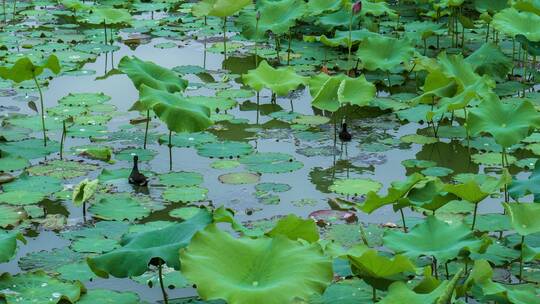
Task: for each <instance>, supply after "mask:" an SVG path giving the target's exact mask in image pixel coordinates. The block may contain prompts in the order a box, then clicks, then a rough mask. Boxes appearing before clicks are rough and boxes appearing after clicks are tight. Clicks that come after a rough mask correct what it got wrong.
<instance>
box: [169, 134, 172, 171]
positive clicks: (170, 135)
mask: <svg viewBox="0 0 540 304" xmlns="http://www.w3.org/2000/svg"><path fill="white" fill-rule="evenodd" d="M169 171H172V131H169Z"/></svg>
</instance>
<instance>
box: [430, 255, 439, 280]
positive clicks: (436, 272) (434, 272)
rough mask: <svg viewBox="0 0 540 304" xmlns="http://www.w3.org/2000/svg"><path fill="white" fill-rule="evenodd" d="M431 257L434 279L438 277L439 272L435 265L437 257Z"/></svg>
mask: <svg viewBox="0 0 540 304" xmlns="http://www.w3.org/2000/svg"><path fill="white" fill-rule="evenodd" d="M432 258H433V274H434V275H435V279H437V280H438V279H439V272H438V271H437V269H438V268H439V267H438V266H437V258H436V257H432Z"/></svg>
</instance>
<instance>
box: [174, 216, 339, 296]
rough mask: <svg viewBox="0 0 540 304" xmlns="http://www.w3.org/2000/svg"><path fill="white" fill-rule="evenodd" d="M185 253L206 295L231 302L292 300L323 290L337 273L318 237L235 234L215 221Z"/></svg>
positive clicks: (186, 270) (186, 265)
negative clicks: (299, 238)
mask: <svg viewBox="0 0 540 304" xmlns="http://www.w3.org/2000/svg"><path fill="white" fill-rule="evenodd" d="M180 258H181V260H182V273H183V274H184V275H185V276H186V277H187V278H188V279H190V280H191V281H192V282H194V283H195V284H196V285H197V290H198V292H199V295H200V296H201V297H202V298H203V299H208V300H209V299H225V300H226V301H227V303H230V304H253V303H265V304H283V303H291V302H292V300H293V298H295V297H297V298H304V299H305V298H307V297H308V296H310V295H311V294H313V293H322V292H323V291H324V289H325V288H326V286H327V285H328V284H329V283H330V282H331V281H332V276H333V274H332V263H331V260H330V258H328V257H326V256H324V255H323V253H322V250H321V248H320V245H319V244H317V243H314V244H310V245H304V244H302V243H301V242H297V241H292V240H289V239H288V238H286V237H284V236H281V235H276V236H274V237H273V238H268V237H262V238H257V239H251V238H240V239H235V238H233V237H232V236H231V235H230V234H228V233H226V232H223V231H220V230H219V229H218V228H217V227H216V226H215V225H210V226H208V227H207V228H206V229H205V230H202V231H200V232H198V233H197V234H196V235H195V236H194V237H193V240H192V241H191V243H190V244H189V246H188V247H187V248H186V249H185V250H184V251H183V252H182V253H181V255H180ZM216 265H219V267H216ZM291 274H294V275H291Z"/></svg>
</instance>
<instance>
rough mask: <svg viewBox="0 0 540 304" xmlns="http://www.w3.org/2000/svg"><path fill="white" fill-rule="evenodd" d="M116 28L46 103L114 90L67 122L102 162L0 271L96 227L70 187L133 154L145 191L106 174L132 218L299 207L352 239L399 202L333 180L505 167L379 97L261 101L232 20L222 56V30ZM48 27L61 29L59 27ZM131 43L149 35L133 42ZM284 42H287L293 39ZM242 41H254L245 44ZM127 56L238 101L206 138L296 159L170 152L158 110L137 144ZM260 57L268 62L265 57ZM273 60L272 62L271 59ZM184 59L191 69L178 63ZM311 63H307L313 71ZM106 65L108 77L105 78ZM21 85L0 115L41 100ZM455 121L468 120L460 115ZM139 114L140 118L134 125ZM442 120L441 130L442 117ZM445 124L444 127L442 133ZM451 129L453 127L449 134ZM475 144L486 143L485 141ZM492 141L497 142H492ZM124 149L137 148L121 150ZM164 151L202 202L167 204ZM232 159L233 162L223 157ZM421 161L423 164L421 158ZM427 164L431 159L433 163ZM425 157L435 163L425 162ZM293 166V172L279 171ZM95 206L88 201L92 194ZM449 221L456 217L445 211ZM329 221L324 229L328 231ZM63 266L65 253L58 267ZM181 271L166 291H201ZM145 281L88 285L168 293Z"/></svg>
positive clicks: (195, 92)
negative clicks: (363, 101) (136, 206)
mask: <svg viewBox="0 0 540 304" xmlns="http://www.w3.org/2000/svg"><path fill="white" fill-rule="evenodd" d="M165 16H167V15H166V14H157V13H156V14H155V15H154V16H153V17H154V18H159V17H165ZM137 18H141V19H149V18H151V17H150V14H143V15H142V16H138V17H137ZM215 23H216V24H217V22H215ZM231 27H232V26H231ZM98 30H99V28H97V29H96V33H97V32H98ZM116 31H118V36H115V39H114V43H113V45H114V46H117V47H118V49H117V50H114V51H110V52H101V53H100V54H98V55H97V56H96V58H95V59H92V60H91V61H89V62H87V63H84V64H83V65H82V67H81V68H80V70H81V71H83V72H82V73H72V75H70V73H64V74H63V75H61V76H59V77H55V78H54V79H52V80H51V81H50V83H49V85H48V86H47V87H46V88H45V89H44V91H43V97H44V100H45V108H53V107H55V106H57V105H58V100H60V99H62V98H63V97H65V96H67V95H69V94H77V93H103V94H105V95H107V96H110V101H107V102H106V104H108V105H112V106H114V108H113V109H112V110H110V109H107V110H106V111H105V112H103V113H101V114H99V115H98V117H94V118H93V119H97V120H99V116H100V115H102V116H105V117H111V119H110V120H108V119H105V120H104V122H103V123H102V124H94V123H93V122H92V121H91V120H90V121H89V122H88V124H86V125H82V124H78V125H76V128H77V129H76V130H75V129H70V130H71V131H73V132H74V133H78V135H77V137H72V136H70V132H68V137H67V139H66V142H65V146H64V154H65V156H64V157H65V158H66V159H68V160H76V161H83V162H84V163H90V164H96V168H95V169H94V170H89V171H88V172H87V173H85V174H84V175H82V176H77V177H75V178H68V179H65V180H63V185H62V186H63V188H64V190H66V191H65V192H64V193H61V194H58V195H57V198H58V199H56V200H55V199H53V198H52V197H51V198H49V199H46V200H45V201H42V202H40V203H39V205H38V206H39V207H40V208H42V209H43V210H44V214H45V215H54V214H58V215H62V216H64V217H65V218H66V223H65V225H64V226H63V227H61V228H60V229H57V228H58V227H55V228H54V229H45V228H44V227H43V226H40V225H39V224H36V223H35V222H34V223H29V222H28V223H24V225H22V227H21V228H23V229H22V230H23V231H24V234H25V236H26V239H27V241H28V243H27V244H26V245H20V246H19V250H18V252H17V255H16V257H15V258H14V259H12V260H11V261H10V262H9V263H6V264H1V265H0V273H2V272H10V273H11V274H16V273H19V272H20V271H21V268H20V267H19V266H20V264H21V261H22V260H24V258H25V257H28V255H29V254H30V255H31V254H32V253H37V252H40V251H43V250H45V251H51V250H53V249H56V248H65V247H68V246H70V244H71V240H70V238H69V233H71V232H77V231H79V230H80V229H82V228H83V227H85V226H86V227H89V226H91V225H93V224H94V223H97V222H99V221H101V220H100V219H99V217H100V216H99V215H98V216H97V217H95V218H93V217H92V215H93V214H92V210H91V209H90V210H89V211H88V214H87V215H86V218H87V221H86V222H85V221H84V220H83V213H82V209H81V207H79V206H74V205H73V204H72V203H71V201H70V196H71V190H72V188H73V186H74V185H76V184H77V183H79V182H80V181H81V180H82V179H84V178H90V179H95V178H98V177H100V178H101V177H103V170H108V171H110V172H114V171H116V170H118V169H131V167H132V162H131V157H132V155H134V154H140V155H142V157H141V158H142V161H141V162H140V164H139V169H141V170H142V171H144V172H153V174H147V175H148V176H152V177H151V178H150V182H149V187H148V191H147V192H146V190H144V189H140V188H137V187H133V186H132V185H130V184H129V183H128V180H127V178H125V177H122V178H114V179H111V180H108V181H106V182H104V183H103V184H107V185H108V186H107V187H110V188H109V189H108V191H109V192H112V193H131V194H133V195H134V196H136V197H137V198H140V199H141V201H142V202H143V204H144V206H145V208H147V209H149V210H150V212H148V213H147V214H145V215H144V216H141V217H137V218H136V219H134V220H132V221H131V223H130V224H132V225H135V224H148V223H153V222H157V221H177V220H178V217H174V216H171V214H170V212H171V211H173V210H175V209H178V208H180V207H183V206H186V205H193V206H200V205H205V206H215V207H218V206H221V205H223V206H225V207H227V208H231V209H233V210H234V211H235V212H236V219H237V220H239V221H241V222H243V223H245V224H246V225H247V226H249V227H262V228H264V227H268V226H269V225H270V226H271V223H273V222H275V221H276V219H278V218H280V217H282V216H285V215H287V214H290V213H293V214H296V215H299V216H301V217H304V218H306V217H309V216H311V217H313V218H315V219H319V220H320V221H319V223H324V224H328V225H329V227H331V226H334V227H336V226H340V227H341V229H343V227H349V226H350V229H351V230H352V231H353V232H352V233H351V234H352V235H354V236H353V237H352V238H358V237H359V233H360V232H359V229H358V227H357V223H355V222H356V221H354V222H347V221H346V220H345V219H344V217H345V216H348V214H349V213H354V214H355V215H356V217H357V221H358V222H359V223H362V224H364V225H367V226H368V227H380V226H381V224H385V226H388V227H394V224H395V225H397V226H399V225H401V216H400V213H399V212H395V211H394V210H393V206H392V205H388V206H385V207H382V208H380V209H378V210H377V211H375V212H374V213H372V214H369V215H368V214H365V213H360V212H356V211H354V209H353V208H351V207H350V206H349V205H346V204H341V203H340V201H339V200H338V199H343V200H347V201H354V202H362V201H363V200H364V195H358V196H356V195H350V194H339V193H336V191H334V192H333V191H331V189H329V187H330V186H331V185H332V184H333V183H334V182H335V181H336V180H340V179H353V178H363V179H366V178H367V179H372V180H373V181H377V182H379V183H381V185H382V187H381V189H383V190H382V191H383V192H385V190H384V189H387V188H388V187H389V186H390V185H391V182H393V181H400V180H404V179H405V178H406V177H407V176H409V175H410V174H411V173H413V172H422V173H423V174H425V175H428V176H438V177H441V179H442V180H443V181H450V180H451V177H450V176H451V174H458V173H484V172H500V170H499V168H498V164H488V165H487V166H486V165H485V164H478V163H477V162H473V160H472V159H471V155H472V154H474V153H475V151H474V150H473V152H471V149H469V148H468V147H467V145H466V139H465V137H464V136H463V134H462V133H460V131H456V133H452V131H451V130H450V128H448V129H445V130H446V131H448V132H447V133H446V134H442V135H441V136H440V138H439V139H437V141H434V142H429V143H424V144H419V143H412V142H410V141H409V142H408V141H407V140H402V138H403V137H404V136H406V135H411V134H417V133H418V134H424V135H432V134H433V131H432V126H431V125H428V124H426V123H417V122H408V121H407V119H400V118H399V117H398V116H397V115H396V114H395V113H394V112H393V111H392V110H390V109H386V110H383V109H381V108H384V107H380V106H377V105H380V104H382V103H383V102H380V103H378V104H375V103H372V104H371V105H370V106H366V107H358V106H346V107H343V108H342V109H340V111H338V112H336V113H334V114H332V113H325V112H324V111H321V110H318V109H316V108H313V107H312V105H311V101H312V99H313V98H312V96H311V95H310V92H309V88H307V87H301V88H300V89H298V90H295V91H293V92H291V93H290V94H289V96H286V97H280V96H278V97H277V98H276V100H275V102H272V101H271V99H272V94H271V92H270V91H268V90H262V91H261V93H260V95H259V96H258V98H257V96H256V94H255V93H254V91H253V90H252V89H250V88H249V87H246V86H244V85H242V81H241V74H245V73H247V71H249V70H250V69H254V68H255V67H256V66H255V60H256V59H255V57H254V56H253V55H250V53H249V52H248V51H247V50H248V49H249V50H250V48H251V47H252V44H251V43H249V42H245V41H240V39H238V38H237V36H236V34H237V32H235V31H234V28H233V30H232V31H231V32H230V33H229V36H230V41H229V42H230V43H231V44H232V45H233V47H232V51H231V50H229V53H228V55H227V59H225V56H224V54H223V52H220V51H219V49H220V47H221V43H222V40H221V39H222V38H220V33H215V35H213V36H209V37H194V36H192V37H189V38H185V37H183V38H182V39H181V40H178V39H174V37H172V38H158V37H150V36H143V37H139V36H138V35H142V34H138V33H136V32H128V31H123V30H122V29H116ZM52 34H53V35H54V32H53V33H52ZM133 37H135V38H133ZM235 37H236V38H235ZM134 40H137V42H142V43H141V44H140V45H136V46H134V45H133V41H134ZM432 42H433V41H432ZM167 43H173V44H174V46H173V47H170V46H166V44H167ZM282 43H283V44H285V43H286V41H283V42H282ZM301 43H303V42H300V41H298V44H301ZM246 47H249V48H248V49H246ZM260 47H262V48H263V49H266V51H267V52H270V51H271V49H272V48H271V46H269V45H267V44H264V45H262V46H260ZM298 48H300V47H298ZM75 55H76V54H75ZM124 56H136V57H138V58H140V59H142V60H144V61H152V62H154V63H156V64H158V65H161V66H163V67H166V68H169V69H173V68H175V67H180V68H178V71H180V70H182V71H190V70H191V71H196V72H195V73H191V72H185V73H182V74H183V77H184V78H185V79H186V80H188V81H189V86H188V88H187V90H186V91H185V93H184V94H185V95H187V96H216V94H217V96H227V97H222V98H229V99H230V100H234V101H235V102H236V104H235V105H234V106H233V107H232V108H230V109H228V110H220V111H219V113H215V115H216V117H217V116H218V115H220V119H216V122H215V124H214V125H213V126H212V127H211V128H209V130H208V131H207V133H205V134H210V135H209V137H210V138H211V139H210V140H208V143H212V142H218V141H234V142H235V144H236V146H234V145H233V146H231V147H229V148H227V149H226V150H230V149H240V151H241V150H242V148H239V147H238V143H239V142H240V143H247V144H249V145H250V146H251V147H252V149H253V151H254V152H256V153H270V152H278V153H285V154H286V155H287V157H288V158H289V159H288V160H286V161H283V160H281V161H280V162H282V164H277V165H275V164H270V165H268V167H269V168H266V170H268V172H265V173H262V174H259V173H247V172H250V170H249V168H248V167H247V166H246V164H244V163H242V162H240V163H236V160H237V159H238V158H237V157H236V155H235V156H233V155H234V153H232V152H231V153H232V154H231V157H225V158H224V159H220V158H219V157H205V156H202V155H201V152H200V149H197V148H195V147H193V146H192V147H178V146H173V147H172V148H171V150H169V147H168V146H167V142H166V139H167V135H168V130H167V128H166V126H165V125H164V124H162V123H160V121H159V120H158V119H157V118H156V117H153V119H152V121H151V123H150V130H149V144H148V146H147V149H146V151H144V150H142V145H143V140H144V130H145V123H144V122H141V120H140V118H144V115H145V113H139V112H137V111H130V108H131V107H132V105H133V104H134V102H135V101H137V99H138V97H139V92H138V91H137V89H136V88H135V87H134V86H133V83H132V82H131V80H130V79H129V78H128V77H127V76H126V75H123V74H115V73H111V71H113V72H114V71H115V69H117V68H118V62H119V60H120V59H121V58H123V57H124ZM257 60H262V58H258V59H257ZM274 64H276V63H275V61H274ZM276 65H277V64H276ZM281 65H285V62H281ZM183 66H184V69H182V67H183ZM186 66H188V67H186ZM317 69H320V67H317ZM173 70H174V69H173ZM314 72H315V71H309V73H314ZM108 73H109V74H111V75H109V76H107V74H108ZM377 77H379V76H377ZM100 78H103V79H100ZM411 78H412V77H411ZM416 81H417V80H415V79H406V80H405V81H404V82H403V83H402V84H401V85H399V86H398V85H396V86H392V87H388V86H387V85H385V84H384V82H378V84H377V98H376V99H378V100H390V96H392V98H393V99H392V101H393V102H396V101H401V100H409V99H411V98H412V97H414V94H416V89H415V82H416ZM2 85H4V83H2ZM25 91H26V93H24V92H22V91H21V92H17V94H14V95H11V94H10V93H9V92H10V89H8V88H4V89H2V92H3V93H4V94H3V95H4V96H5V97H1V98H0V115H3V116H4V117H5V118H6V119H8V120H9V118H10V117H13V115H15V114H14V113H18V114H27V115H30V116H35V115H36V114H35V112H34V111H32V109H29V108H28V106H27V102H28V100H30V99H35V97H37V92H36V91H35V89H34V88H29V89H26V90H25ZM413 111H414V110H413ZM408 115H409V116H407V117H411V116H414V114H411V113H409V114H408ZM456 115H457V114H456ZM460 115H461V114H460ZM35 117H36V118H37V116H35ZM325 117H326V119H325ZM401 118H403V117H401ZM178 119H182V118H181V117H179V118H178ZM302 119H303V120H302ZM456 119H462V117H458V118H456ZM137 120H139V122H138V123H134V122H136V121H137ZM47 122H48V123H49V121H47ZM336 122H337V123H336ZM341 122H347V124H348V126H349V129H350V132H351V134H352V141H351V142H347V143H342V142H341V141H340V140H339V139H337V140H336V138H335V129H334V128H335V125H338V131H339V124H341ZM452 122H453V121H452ZM94 126H99V127H97V128H96V129H93V127H94ZM442 128H443V129H444V126H443V127H442ZM85 132H89V134H88V135H87V133H85ZM441 133H444V132H443V131H441ZM458 133H459V134H458ZM40 134H41V133H40V131H39V129H38V128H36V129H35V130H34V132H33V133H32V135H33V136H34V137H36V138H38V139H40V138H41V137H40V136H41V135H40ZM81 134H82V135H81ZM456 134H457V136H454V135H456ZM47 135H48V137H49V139H51V140H53V141H59V140H60V138H61V136H62V129H61V127H58V126H57V125H55V126H54V127H51V128H49V131H48V133H47ZM211 135H213V136H211ZM173 136H176V135H173ZM190 136H192V137H191V138H190ZM89 137H91V140H90V139H89ZM187 137H188V139H187V140H188V141H189V140H192V141H197V140H199V139H201V135H200V134H195V135H187ZM159 138H163V139H164V142H162V143H160V142H158V139H159ZM185 141H186V140H184V141H183V142H184V143H185ZM206 144H207V143H206V142H203V143H202V144H200V146H202V147H204V145H206ZM477 144H478V145H481V144H482V142H478V143H477ZM489 144H492V143H491V142H489ZM86 145H92V146H108V147H111V148H112V149H113V152H114V156H113V160H114V162H111V163H107V162H100V161H95V160H88V159H87V158H84V157H81V156H80V155H78V153H76V152H74V151H76V150H74V149H76V148H78V147H81V146H86ZM486 145H487V144H486ZM126 149H135V150H133V152H129V151H128V152H123V151H124V150H126ZM239 153H240V154H241V153H243V152H239ZM520 153H521V154H520V157H519V158H520V159H528V158H530V157H532V154H531V153H529V152H520ZM118 155H121V156H120V157H119V156H118ZM169 157H172V171H175V172H178V171H186V172H196V173H199V174H201V175H202V176H203V181H202V183H199V184H198V185H197V186H198V187H199V188H198V189H196V190H194V191H201V192H200V193H202V194H200V195H202V197H203V198H202V199H187V202H182V203H181V202H172V201H170V200H167V199H165V198H164V197H163V192H164V191H166V190H167V189H168V187H167V186H166V185H164V184H163V182H162V181H160V179H159V176H160V175H162V174H165V173H168V172H170V171H171V170H170V169H169V160H170V159H169ZM268 157H270V154H269V155H268ZM58 158H59V154H58V153H57V152H53V153H51V154H50V155H47V156H45V157H39V158H33V159H32V160H31V163H32V165H39V164H42V163H43V162H45V163H46V162H47V161H50V160H55V159H58ZM227 160H228V161H229V162H226V161H227ZM411 160H416V161H411ZM418 161H426V162H425V163H424V164H419V163H418ZM428 161H429V162H433V163H428ZM290 163H292V164H294V165H291V164H290ZM411 163H412V165H411ZM403 164H408V165H407V166H404V165H403ZM415 164H416V166H415ZM425 164H428V165H426V166H425V167H423V166H424V165H425ZM521 165H522V166H525V165H523V164H521ZM229 166H230V167H229ZM287 166H290V168H292V169H291V170H288V169H282V167H287ZM528 167H531V164H528ZM54 170H56V171H58V170H60V171H61V170H63V169H61V168H60V169H58V168H56V169H54ZM272 171H274V172H272ZM510 171H511V172H512V173H513V174H515V176H516V177H522V176H524V175H525V173H522V168H519V167H517V166H513V167H510ZM448 172H451V174H449V173H448ZM230 173H247V175H245V176H240V177H238V176H235V177H237V178H242V179H241V180H240V181H237V182H234V181H233V182H232V184H231V182H226V183H224V182H223V176H224V175H226V174H230ZM233 176H234V175H233ZM220 177H221V178H220ZM268 189H277V190H268ZM206 190H207V192H206ZM197 193H199V192H197ZM499 202H500V196H496V195H494V196H493V197H490V198H488V199H487V200H486V201H484V202H483V203H482V204H481V205H479V212H480V213H502V210H503V208H502V207H501V205H500V204H499ZM88 205H89V206H92V203H89V204H88ZM330 210H333V212H334V213H332V212H331V211H330ZM404 216H405V217H406V218H407V222H408V223H409V226H411V225H413V224H414V223H416V222H418V221H419V216H421V214H420V213H418V212H416V213H415V212H412V211H410V210H409V208H407V209H405V210H404ZM101 217H103V216H101ZM340 217H343V218H340ZM449 218H450V219H451V218H452V217H451V216H449ZM149 225H152V224H149ZM156 225H162V224H156ZM321 225H322V224H321ZM347 225H349V226H347ZM156 227H158V226H156ZM136 229H137V228H135V230H136ZM140 229H142V228H140ZM345 229H346V228H345ZM135 230H134V231H135ZM322 230H323V233H324V231H325V228H323V229H322ZM329 230H330V228H329ZM340 231H341V230H340ZM370 231H371V230H368V233H369V234H371V232H370ZM373 231H379V230H377V229H374V230H373ZM38 260H39V259H38ZM67 261H69V259H67ZM34 262H35V261H34ZM22 264H23V265H26V266H27V264H28V263H25V262H24V261H23V262H22ZM62 264H63V263H61V262H60V263H58V266H59V265H62ZM25 270H28V269H25ZM154 275H155V274H154ZM182 279H183V278H180V279H178V278H176V281H174V284H171V285H175V284H178V285H182V286H179V287H177V288H174V289H170V290H168V293H169V297H170V298H180V297H186V296H194V295H196V291H195V290H194V289H193V288H192V287H191V286H189V284H188V283H187V281H185V280H184V281H182ZM171 280H173V279H171ZM141 281H142V283H141V282H135V281H134V280H131V279H117V278H112V277H111V278H109V279H101V278H96V277H94V278H92V279H91V280H90V281H86V282H84V284H85V286H86V287H87V288H89V289H91V288H108V289H113V290H118V291H135V292H136V293H137V294H138V295H139V296H140V298H141V300H145V301H148V302H150V303H154V302H156V301H158V300H161V299H162V295H161V291H160V290H159V287H158V286H157V284H155V281H154V285H155V286H153V287H149V286H148V285H147V284H145V283H144V280H141Z"/></svg>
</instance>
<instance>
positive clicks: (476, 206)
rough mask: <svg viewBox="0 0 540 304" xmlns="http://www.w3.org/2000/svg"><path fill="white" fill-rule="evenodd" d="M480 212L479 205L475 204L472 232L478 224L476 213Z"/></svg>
mask: <svg viewBox="0 0 540 304" xmlns="http://www.w3.org/2000/svg"><path fill="white" fill-rule="evenodd" d="M477 211H478V203H476V204H474V213H473V220H472V225H471V230H472V231H474V225H475V224H476V213H477Z"/></svg>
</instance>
